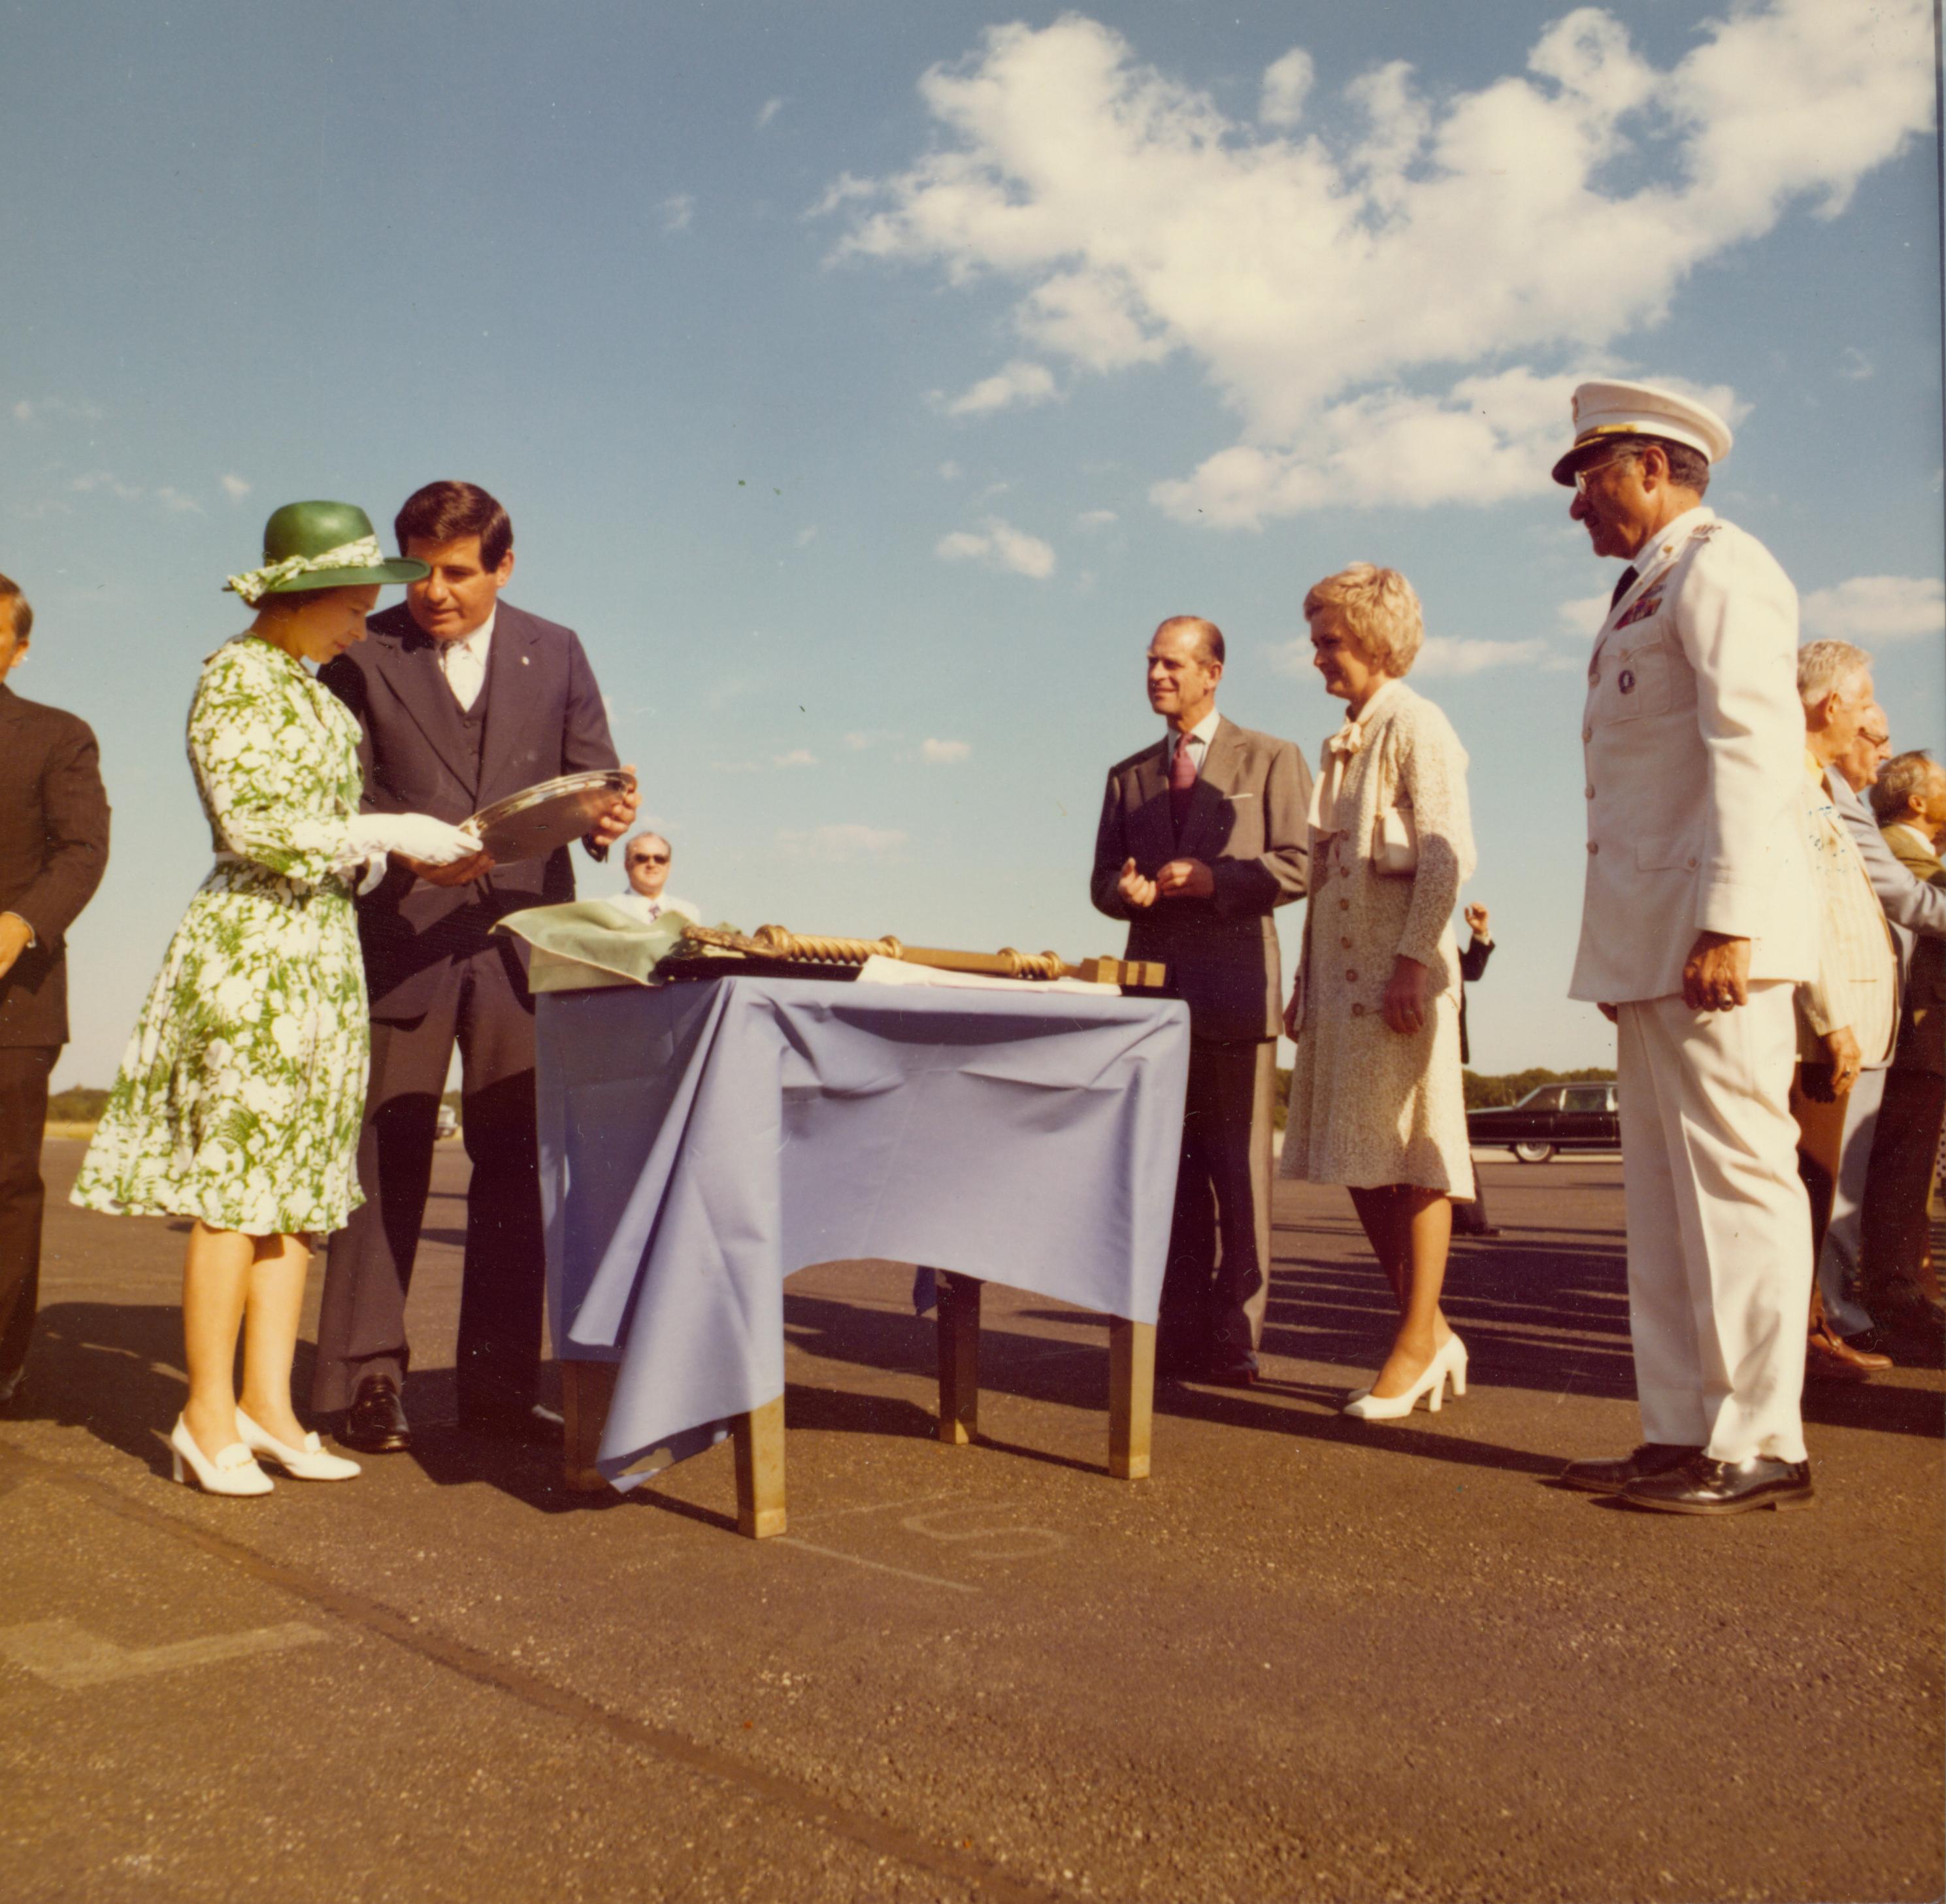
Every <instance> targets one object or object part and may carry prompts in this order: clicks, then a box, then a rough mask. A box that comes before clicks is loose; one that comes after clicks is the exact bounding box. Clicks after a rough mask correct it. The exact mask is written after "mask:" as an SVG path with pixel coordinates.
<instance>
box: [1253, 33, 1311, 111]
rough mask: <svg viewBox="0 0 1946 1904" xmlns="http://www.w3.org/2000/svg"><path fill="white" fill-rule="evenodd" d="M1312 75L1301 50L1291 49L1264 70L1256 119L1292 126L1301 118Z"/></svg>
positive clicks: (1307, 59) (1309, 56)
mask: <svg viewBox="0 0 1946 1904" xmlns="http://www.w3.org/2000/svg"><path fill="white" fill-rule="evenodd" d="M1316 76H1317V74H1316V69H1314V67H1313V66H1312V64H1311V55H1310V54H1308V53H1307V52H1305V50H1304V48H1302V47H1301V46H1293V48H1291V49H1290V51H1289V52H1288V53H1287V54H1285V55H1284V56H1283V58H1282V59H1280V60H1276V61H1274V63H1272V64H1271V65H1269V66H1266V67H1265V69H1264V92H1263V98H1262V101H1261V103H1259V106H1258V107H1257V117H1258V118H1259V119H1262V121H1263V122H1264V123H1265V125H1282V126H1291V125H1296V123H1297V122H1298V121H1299V119H1302V118H1303V116H1304V102H1305V97H1307V96H1308V94H1309V93H1310V91H1311V81H1312V80H1313V79H1314V78H1315V77H1316Z"/></svg>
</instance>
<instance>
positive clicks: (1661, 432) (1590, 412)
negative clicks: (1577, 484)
mask: <svg viewBox="0 0 1946 1904" xmlns="http://www.w3.org/2000/svg"><path fill="white" fill-rule="evenodd" d="M1573 408H1574V448H1573V449H1571V450H1569V451H1568V454H1567V455H1565V456H1564V457H1562V458H1561V460H1560V461H1559V462H1558V463H1556V464H1555V466H1554V480H1555V482H1557V483H1573V482H1574V472H1575V471H1576V470H1577V469H1578V468H1580V465H1581V464H1582V463H1583V461H1585V460H1586V458H1584V457H1583V454H1582V452H1583V451H1584V450H1586V449H1587V448H1588V447H1589V446H1590V445H1591V444H1594V443H1600V442H1602V440H1604V439H1605V438H1607V437H1625V436H1626V437H1662V438H1663V440H1665V441H1666V442H1669V443H1687V444H1688V446H1689V447H1690V448H1691V449H1697V450H1700V451H1701V452H1703V454H1704V455H1705V456H1707V458H1709V459H1710V461H1711V462H1713V463H1720V462H1721V461H1722V460H1723V458H1725V456H1727V455H1728V454H1729V453H1730V444H1731V435H1730V426H1729V425H1728V424H1727V423H1725V421H1723V419H1722V418H1721V417H1719V415H1717V414H1716V412H1715V411H1714V410H1713V409H1710V406H1709V405H1708V404H1707V403H1697V401H1696V400H1695V399H1694V397H1679V396H1677V395H1676V392H1675V391H1673V390H1658V389H1657V387H1656V386H1655V385H1654V384H1611V383H1602V384H1580V385H1579V386H1578V387H1577V389H1576V390H1575V392H1574V406H1573Z"/></svg>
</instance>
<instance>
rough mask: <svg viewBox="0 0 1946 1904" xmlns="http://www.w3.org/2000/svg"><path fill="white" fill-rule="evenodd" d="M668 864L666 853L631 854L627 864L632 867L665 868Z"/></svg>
mask: <svg viewBox="0 0 1946 1904" xmlns="http://www.w3.org/2000/svg"><path fill="white" fill-rule="evenodd" d="M668 864H669V855H668V854H667V853H630V854H629V865H630V866H667V865H668Z"/></svg>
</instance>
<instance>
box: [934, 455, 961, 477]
mask: <svg viewBox="0 0 1946 1904" xmlns="http://www.w3.org/2000/svg"><path fill="white" fill-rule="evenodd" d="M939 476H940V480H941V482H943V483H957V482H958V481H959V464H957V463H956V462H954V461H952V460H951V458H948V459H947V461H945V462H943V463H941V464H940V466H939Z"/></svg>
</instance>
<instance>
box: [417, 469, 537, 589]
mask: <svg viewBox="0 0 1946 1904" xmlns="http://www.w3.org/2000/svg"><path fill="white" fill-rule="evenodd" d="M392 532H393V534H394V535H397V537H398V538H399V553H400V554H401V555H403V554H405V552H406V545H408V544H409V542H411V541H412V538H413V537H414V536H415V535H417V536H419V537H420V538H422V539H423V540H425V541H426V542H458V541H459V538H461V537H462V535H477V536H478V537H479V538H480V566H481V567H482V568H486V569H497V568H498V567H499V566H500V564H501V563H502V562H504V561H505V560H506V559H507V552H508V550H510V549H511V548H512V547H513V546H514V525H513V524H512V523H511V522H509V521H508V520H507V512H506V511H505V510H504V509H502V508H501V507H500V505H499V503H498V502H496V501H495V500H494V499H493V497H491V496H490V495H488V494H487V493H486V491H485V490H484V489H482V488H480V486H479V484H478V483H428V484H427V485H426V486H425V488H424V489H415V490H414V491H413V492H412V494H411V495H409V496H408V497H406V500H405V501H404V503H403V505H402V506H401V508H400V511H399V513H398V514H397V516H395V517H394V518H393V519H392Z"/></svg>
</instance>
